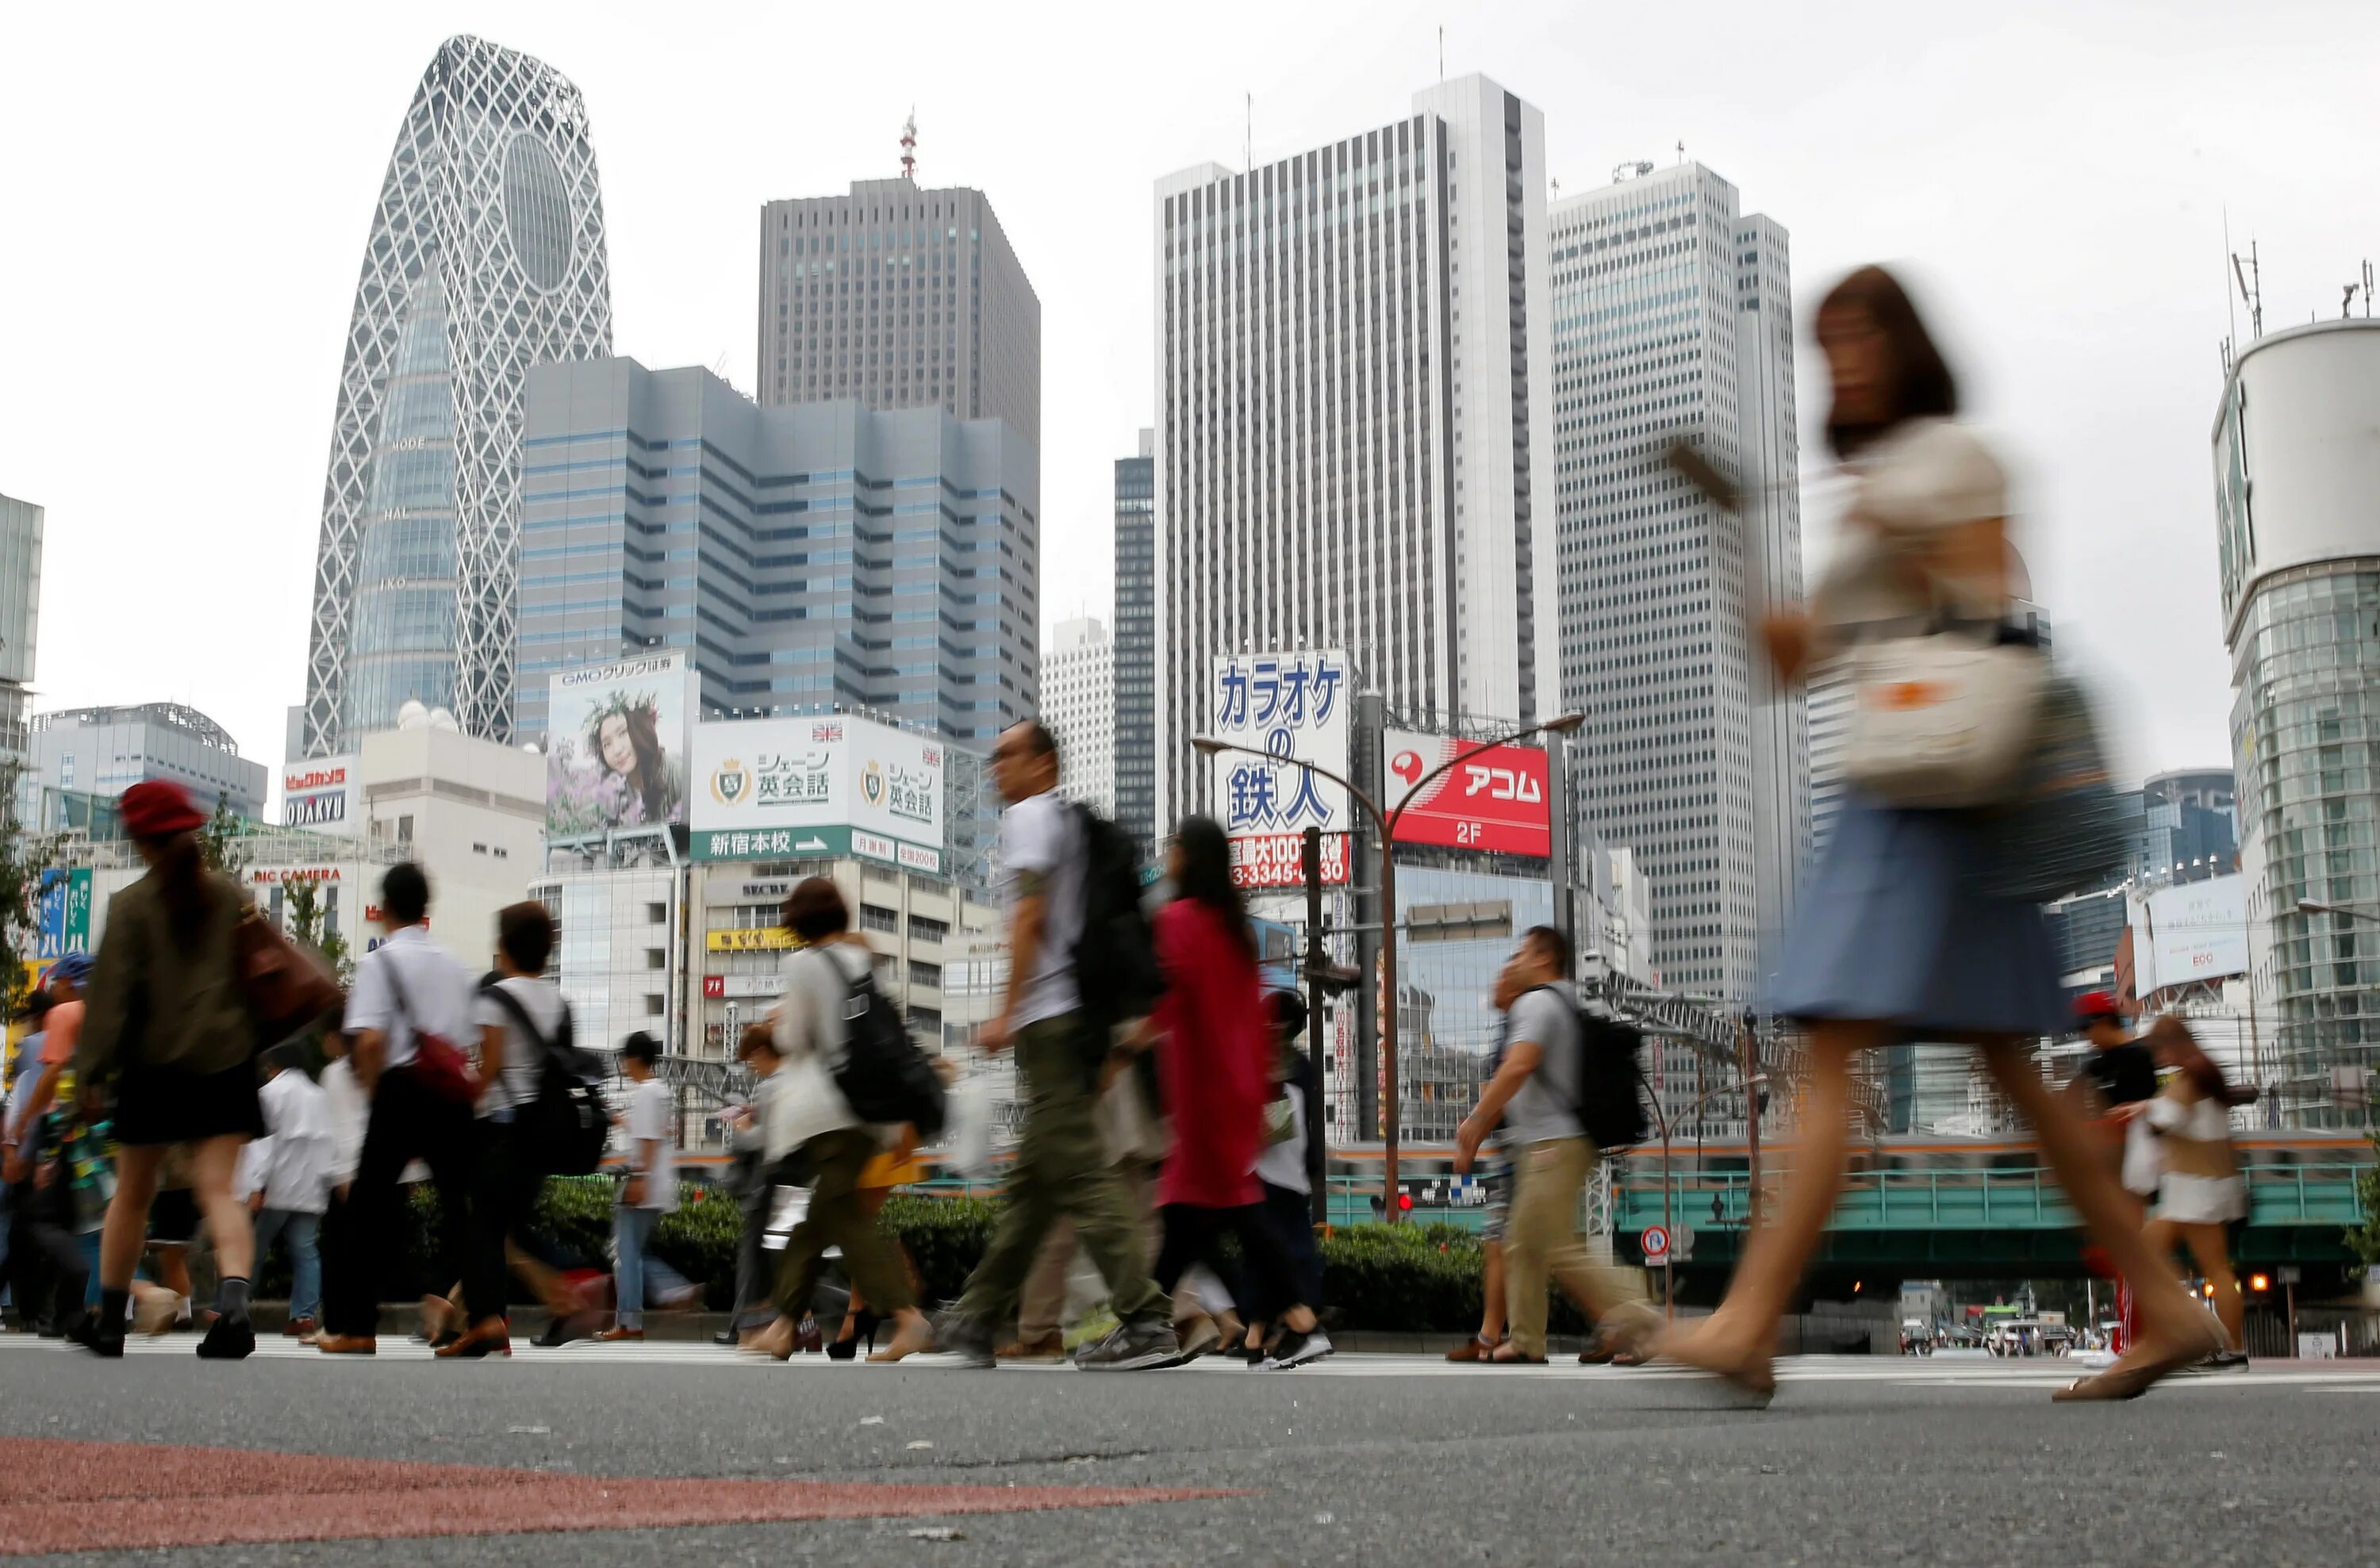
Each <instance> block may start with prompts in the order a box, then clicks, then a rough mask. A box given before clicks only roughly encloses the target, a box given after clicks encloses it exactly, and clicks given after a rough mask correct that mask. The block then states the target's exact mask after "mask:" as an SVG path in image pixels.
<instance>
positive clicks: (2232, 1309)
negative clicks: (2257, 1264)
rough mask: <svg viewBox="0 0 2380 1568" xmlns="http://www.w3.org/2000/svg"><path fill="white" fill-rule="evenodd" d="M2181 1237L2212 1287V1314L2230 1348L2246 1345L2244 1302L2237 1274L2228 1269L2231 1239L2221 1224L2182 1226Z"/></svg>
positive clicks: (2240, 1348) (2246, 1311)
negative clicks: (2221, 1325)
mask: <svg viewBox="0 0 2380 1568" xmlns="http://www.w3.org/2000/svg"><path fill="white" fill-rule="evenodd" d="M2181 1238H2182V1240H2183V1241H2185V1242H2187V1243H2189V1245H2190V1255H2191V1256H2192V1257H2193V1258H2195V1259H2197V1260H2198V1272H2199V1273H2200V1274H2201V1275H2202V1276H2203V1277H2204V1279H2205V1281H2206V1283H2207V1284H2209V1285H2213V1286H2214V1287H2215V1316H2216V1319H2217V1320H2218V1321H2220V1322H2221V1323H2222V1324H2223V1333H2224V1335H2225V1337H2226V1338H2228V1339H2229V1340H2230V1342H2231V1348H2232V1349H2234V1350H2245V1349H2247V1348H2248V1339H2247V1334H2248V1303H2247V1301H2246V1300H2245V1299H2244V1298H2243V1297H2241V1296H2240V1276H2239V1275H2237V1274H2235V1273H2233V1272H2231V1245H2230V1243H2231V1238H2230V1237H2229V1236H2226V1235H2225V1234H2224V1232H2223V1227H2222V1226H2221V1225H2184V1226H2182V1227H2181Z"/></svg>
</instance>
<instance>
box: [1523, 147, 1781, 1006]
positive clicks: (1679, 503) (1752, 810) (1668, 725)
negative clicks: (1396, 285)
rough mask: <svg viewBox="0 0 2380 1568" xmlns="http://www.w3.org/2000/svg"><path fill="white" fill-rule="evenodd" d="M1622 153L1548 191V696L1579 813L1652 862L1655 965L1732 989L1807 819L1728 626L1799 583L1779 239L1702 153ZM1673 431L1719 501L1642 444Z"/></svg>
mask: <svg viewBox="0 0 2380 1568" xmlns="http://www.w3.org/2000/svg"><path fill="white" fill-rule="evenodd" d="M1632 167H1633V171H1634V177H1633V178H1628V179H1624V180H1622V181H1621V182H1620V183H1618V184H1615V185H1612V186H1609V187H1606V188H1604V189H1601V190H1597V191H1592V192H1589V193H1587V194H1586V195H1584V196H1574V197H1570V198H1566V199H1563V200H1561V201H1559V202H1556V203H1555V204H1554V206H1553V209H1552V211H1551V214H1550V234H1549V241H1548V243H1549V246H1550V255H1549V257H1548V264H1549V268H1550V271H1551V273H1552V280H1551V281H1552V310H1551V328H1552V340H1553V352H1552V362H1553V363H1552V369H1553V378H1554V383H1555V392H1554V408H1553V416H1554V436H1553V447H1554V462H1553V464H1552V469H1553V479H1552V488H1553V490H1554V492H1555V493H1554V497H1553V498H1552V499H1553V501H1554V508H1555V511H1556V512H1557V513H1558V515H1559V518H1560V624H1559V635H1558V644H1559V646H1560V663H1561V674H1560V698H1559V701H1560V705H1561V706H1563V707H1566V708H1576V709H1579V710H1581V711H1583V712H1585V714H1586V716H1587V717H1586V727H1585V731H1584V734H1583V738H1582V744H1581V746H1580V748H1579V750H1580V752H1581V754H1582V761H1581V764H1580V767H1581V792H1582V796H1583V798H1584V800H1585V802H1586V811H1587V814H1588V818H1589V820H1590V821H1591V823H1592V824H1593V826H1594V827H1595V829H1596V831H1597V834H1598V835H1600V836H1601V837H1602V838H1604V839H1605V841H1607V842H1609V843H1616V844H1626V845H1628V846H1630V847H1631V848H1632V849H1633V850H1635V851H1636V853H1637V855H1638V857H1639V858H1640V860H1641V861H1642V863H1643V867H1644V870H1645V875H1646V877H1647V879H1648V880H1649V881H1650V882H1651V884H1652V889H1653V929H1654V941H1653V958H1654V961H1655V963H1656V964H1657V965H1658V968H1659V969H1660V971H1661V973H1662V977H1663V980H1664V982H1665V983H1667V984H1668V985H1670V986H1671V987H1672V988H1675V989H1678V990H1682V991H1687V992H1694V993H1699V994H1702V995H1710V996H1716V997H1719V998H1722V999H1724V1000H1726V1001H1729V1002H1743V1001H1745V1000H1747V999H1749V998H1750V997H1752V996H1753V995H1755V993H1756V991H1757V989H1758V983H1759V980H1760V976H1761V972H1762V971H1761V959H1762V953H1763V950H1764V947H1765V945H1766V944H1767V943H1768V942H1770V941H1773V939H1774V937H1775V936H1776V935H1777V933H1778V932H1779V929H1780V928H1781V926H1782V924H1783V922H1784V917H1785V911H1787V910H1788V909H1789V908H1791V903H1792V897H1793V888H1794V883H1795V880H1796V878H1797V877H1798V876H1799V875H1800V874H1801V871H1802V867H1803V864H1804V862H1806V859H1807V856H1808V846H1809V837H1810V765H1809V751H1808V720H1807V715H1806V711H1805V704H1804V700H1803V695H1802V694H1801V693H1800V692H1799V691H1798V690H1796V691H1790V692H1782V693H1779V692H1777V691H1776V690H1775V689H1774V684H1773V682H1772V681H1770V680H1769V678H1768V675H1767V669H1766V662H1765V657H1764V656H1763V655H1762V654H1761V653H1760V652H1759V650H1757V649H1756V648H1755V647H1754V645H1753V642H1752V639H1751V637H1750V636H1748V635H1747V628H1748V627H1749V626H1750V625H1751V623H1752V620H1753V618H1754V616H1755V614H1756V612H1757V609H1758V607H1759V606H1760V605H1761V603H1762V602H1763V601H1764V600H1767V599H1772V598H1782V599H1793V598H1798V597H1800V595H1801V591H1802V517H1801V503H1800V501H1799V491H1798V487H1799V482H1800V453H1799V447H1798V438H1797V435H1796V427H1795V422H1794V405H1793V295H1792V287H1791V274H1790V271H1789V265H1788V263H1789V256H1788V251H1787V246H1786V235H1785V230H1784V229H1783V228H1782V227H1781V226H1779V224H1778V223H1776V222H1775V221H1774V220H1772V219H1769V218H1766V217H1761V216H1757V215H1755V216H1750V217H1746V216H1744V215H1743V213H1742V212H1741V211H1739V210H1738V203H1737V198H1736V191H1735V187H1733V186H1731V185H1730V184H1729V183H1728V182H1727V181H1725V180H1723V179H1721V178H1719V177H1718V175H1715V174H1713V173H1711V171H1710V170H1708V169H1706V168H1705V167H1703V166H1702V165H1701V164H1699V163H1680V164H1678V165H1676V166H1674V167H1671V168H1667V169H1661V170H1658V171H1657V170H1654V169H1652V168H1651V167H1650V166H1649V165H1645V164H1637V165H1633V166H1632ZM1680 438H1683V439H1686V440H1691V441H1693V443H1694V445H1695V446H1696V447H1697V448H1698V449H1699V450H1700V451H1701V452H1702V453H1703V455H1704V456H1705V457H1706V458H1707V459H1708V460H1710V461H1711V462H1712V463H1713V464H1716V465H1717V466H1718V468H1719V469H1720V470H1721V471H1722V472H1724V473H1726V474H1728V475H1730V476H1733V477H1734V478H1735V479H1736V480H1737V481H1738V482H1739V483H1740V484H1741V485H1742V487H1743V495H1744V502H1743V511H1742V512H1741V513H1729V512H1727V511H1725V510H1723V509H1721V508H1719V507H1718V506H1716V505H1714V504H1713V503H1711V502H1710V501H1706V500H1705V499H1704V498H1703V496H1702V495H1701V494H1700V493H1699V492H1698V491H1696V490H1695V489H1694V488H1693V487H1692V486H1690V485H1688V484H1687V483H1686V482H1685V481H1684V480H1683V479H1682V478H1681V477H1679V476H1677V475H1676V474H1675V473H1673V472H1672V471H1671V470H1670V467H1669V466H1668V465H1667V464H1665V463H1664V462H1663V461H1662V452H1664V450H1665V449H1666V448H1667V447H1668V446H1669V445H1670V442H1671V441H1672V440H1677V439H1680ZM1554 700H1555V699H1554V698H1552V697H1550V696H1549V697H1548V703H1549V704H1550V703H1552V702H1553V701H1554Z"/></svg>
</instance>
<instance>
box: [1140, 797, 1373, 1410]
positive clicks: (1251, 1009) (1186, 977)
mask: <svg viewBox="0 0 2380 1568" xmlns="http://www.w3.org/2000/svg"><path fill="white" fill-rule="evenodd" d="M1167 859H1168V870H1169V872H1170V874H1171V876H1172V882H1173V887H1174V890H1175V894H1176V896H1175V898H1174V899H1173V901H1172V903H1170V904H1168V905H1166V906H1165V908H1164V909H1163V910H1162V911H1159V913H1158V916H1157V957H1158V962H1159V963H1160V965H1161V966H1162V967H1163V971H1164V974H1165V994H1164V995H1163V997H1162V998H1160V1001H1159V1003H1158V1007H1157V1011H1156V1012H1155V1014H1153V1015H1152V1016H1151V1017H1150V1019H1149V1020H1148V1029H1147V1037H1148V1038H1149V1039H1151V1040H1153V1042H1154V1043H1155V1046H1156V1050H1157V1064H1158V1077H1159V1079H1160V1082H1161V1083H1162V1084H1163V1086H1164V1097H1165V1109H1166V1115H1167V1116H1169V1117H1170V1118H1172V1124H1173V1147H1172V1151H1171V1152H1169V1153H1168V1154H1167V1155H1166V1157H1165V1166H1164V1168H1163V1169H1162V1170H1161V1171H1160V1172H1159V1173H1158V1177H1157V1213H1158V1219H1159V1222H1160V1224H1161V1225H1162V1226H1163V1227H1164V1236H1163V1240H1162V1241H1161V1242H1160V1245H1159V1248H1158V1253H1157V1288H1158V1289H1160V1290H1161V1291H1171V1290H1172V1288H1173V1287H1174V1286H1175V1285H1176V1284H1178V1283H1179V1282H1180V1280H1181V1278H1182V1276H1183V1274H1184V1272H1187V1271H1188V1269H1189V1268H1190V1266H1191V1264H1193V1263H1204V1264H1206V1265H1207V1267H1208V1269H1210V1270H1212V1271H1213V1272H1214V1273H1215V1274H1216V1275H1217V1277H1218V1278H1220V1280H1221V1281H1222V1282H1223V1285H1224V1286H1225V1288H1226V1289H1230V1290H1231V1291H1232V1294H1233V1296H1234V1297H1238V1296H1241V1295H1243V1294H1244V1292H1243V1291H1241V1290H1239V1289H1233V1273H1234V1271H1233V1268H1232V1266H1231V1264H1230V1263H1229V1261H1228V1260H1226V1259H1225V1257H1224V1255H1223V1252H1222V1248H1221V1246H1220V1242H1221V1240H1222V1237H1223V1236H1225V1235H1227V1234H1228V1235H1231V1236H1236V1237H1238V1239H1239V1243H1240V1248H1241V1252H1242V1256H1243V1257H1244V1258H1245V1260H1246V1261H1247V1265H1248V1268H1249V1270H1250V1271H1251V1272H1253V1273H1254V1274H1255V1276H1256V1278H1257V1280H1258V1281H1259V1282H1260V1283H1259V1285H1258V1286H1257V1291H1258V1295H1259V1297H1260V1298H1261V1299H1264V1300H1265V1301H1267V1302H1269V1303H1277V1304H1284V1305H1281V1306H1277V1307H1276V1309H1275V1311H1274V1316H1275V1317H1276V1318H1277V1319H1278V1321H1280V1322H1281V1325H1282V1327H1283V1330H1284V1332H1283V1333H1282V1336H1281V1344H1280V1345H1279V1347H1278V1348H1277V1349H1275V1350H1274V1351H1273V1352H1272V1353H1271V1354H1270V1355H1269V1356H1267V1357H1266V1358H1265V1360H1264V1362H1263V1365H1264V1366H1265V1367H1267V1368H1269V1369H1283V1368H1290V1367H1300V1366H1304V1365H1305V1364H1306V1363H1307V1362H1309V1361H1315V1360H1318V1359H1320V1358H1321V1357H1325V1356H1328V1355H1330V1336H1329V1335H1328V1334H1326V1333H1323V1332H1322V1329H1321V1327H1320V1325H1319V1324H1318V1322H1317V1321H1315V1316H1314V1309H1313V1307H1312V1305H1311V1304H1310V1303H1309V1302H1308V1301H1307V1300H1306V1298H1305V1290H1304V1289H1303V1288H1302V1285H1301V1281H1300V1277H1299V1271H1298V1269H1297V1267H1296V1265H1295V1264H1293V1262H1292V1261H1291V1260H1290V1257H1289V1254H1288V1252H1287V1251H1286V1250H1285V1249H1284V1248H1283V1247H1282V1245H1281V1236H1280V1234H1279V1232H1277V1231H1276V1230H1275V1229H1274V1228H1273V1226H1272V1225H1271V1224H1270V1223H1269V1222H1268V1220H1267V1219H1266V1217H1265V1212H1264V1207H1263V1203H1264V1188H1263V1185H1262V1183H1260V1182H1259V1181H1258V1180H1257V1176H1256V1163H1257V1154H1258V1153H1259V1152H1261V1151H1262V1149H1263V1139H1264V1105H1265V1102H1266V1101H1267V1100H1268V1099H1269V1098H1271V1095H1272V1089H1273V1080H1272V1072H1273V1063H1274V1060H1275V1057H1276V1055H1277V1052H1278V1048H1279V1047H1278V1044H1277V1037H1276V1035H1275V1033H1274V1031H1273V1015H1272V1010H1271V1008H1270V1007H1269V1005H1268V1003H1267V1002H1266V1000H1265V995H1264V992H1263V989H1262V986H1261V983H1260V982H1259V979H1258V974H1257V944H1256V929H1255V927H1254V926H1252V925H1251V924H1250V923H1249V922H1248V911H1247V905H1246V902H1245V899H1243V898H1242V897H1241V894H1240V890H1239V888H1238V887H1235V886H1233V882H1232V850H1231V841H1230V840H1229V839H1228V838H1225V837H1224V836H1223V829H1222V826H1221V825H1220V824H1219V823H1217V822H1216V821H1215V820H1214V819H1213V818H1212V817H1206V816H1192V817H1187V818H1184V821H1183V822H1182V824H1181V826H1178V827H1177V828H1175V829H1174V833H1173V844H1172V849H1171V850H1169V851H1168V856H1167ZM1125 1065H1126V1064H1123V1063H1122V1062H1120V1061H1118V1062H1111V1066H1110V1067H1109V1070H1110V1071H1111V1072H1113V1071H1121V1070H1123V1068H1124V1067H1125Z"/></svg>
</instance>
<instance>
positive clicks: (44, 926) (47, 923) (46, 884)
mask: <svg viewBox="0 0 2380 1568" xmlns="http://www.w3.org/2000/svg"><path fill="white" fill-rule="evenodd" d="M90 951H91V872H90V871H89V870H88V869H87V868H86V869H83V870H79V871H65V870H56V869H53V870H50V871H45V872H43V873H42V893H41V908H40V913H39V919H38V921H37V922H36V923H35V926H34V931H33V959H34V961H35V962H36V963H48V962H51V961H52V960H53V959H62V958H64V957H66V956H67V954H68V953H88V952H90Z"/></svg>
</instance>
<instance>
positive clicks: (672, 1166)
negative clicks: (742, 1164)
mask: <svg viewBox="0 0 2380 1568" xmlns="http://www.w3.org/2000/svg"><path fill="white" fill-rule="evenodd" d="M661 1054H662V1048H661V1043H660V1042H659V1041H657V1040H655V1039H654V1038H653V1037H652V1036H651V1035H650V1034H647V1033H645V1032H644V1031H642V1030H639V1031H637V1032H636V1033H634V1034H631V1035H630V1036H628V1038H626V1039H625V1040H623V1041H622V1042H620V1070H621V1071H622V1072H624V1073H625V1074H626V1075H627V1077H628V1081H629V1082H630V1083H632V1084H634V1085H635V1087H634V1088H633V1089H631V1090H630V1091H629V1092H628V1109H627V1113H626V1115H625V1116H623V1117H622V1118H621V1124H622V1130H623V1131H624V1132H625V1134H626V1136H627V1142H628V1178H627V1180H625V1182H623V1183H621V1184H620V1202H619V1206H618V1207H617V1208H615V1209H613V1211H612V1250H613V1262H614V1264H615V1265H616V1267H615V1268H614V1271H613V1276H612V1281H613V1283H612V1288H613V1299H614V1302H615V1306H614V1308H613V1323H612V1326H611V1327H610V1328H608V1329H605V1330H604V1331H603V1332H602V1333H599V1334H597V1335H596V1336H595V1337H596V1338H597V1339H599V1340H622V1339H642V1338H644V1337H645V1283H646V1281H645V1249H646V1248H647V1247H648V1246H650V1244H651V1242H652V1238H653V1227H654V1226H655V1225H657V1224H661V1218H662V1215H663V1214H666V1213H669V1212H671V1211H673V1210H674V1209H675V1208H676V1207H677V1103H676V1098H675V1096H674V1095H672V1094H671V1093H670V1088H669V1085H668V1084H666V1083H663V1082H662V1080H661V1078H660V1076H659V1075H658V1074H656V1073H655V1072H654V1070H653V1066H654V1064H655V1063H656V1062H658V1061H660V1060H661Z"/></svg>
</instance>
